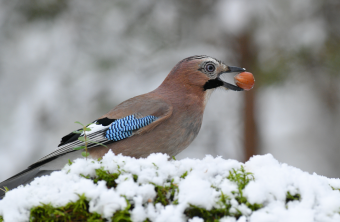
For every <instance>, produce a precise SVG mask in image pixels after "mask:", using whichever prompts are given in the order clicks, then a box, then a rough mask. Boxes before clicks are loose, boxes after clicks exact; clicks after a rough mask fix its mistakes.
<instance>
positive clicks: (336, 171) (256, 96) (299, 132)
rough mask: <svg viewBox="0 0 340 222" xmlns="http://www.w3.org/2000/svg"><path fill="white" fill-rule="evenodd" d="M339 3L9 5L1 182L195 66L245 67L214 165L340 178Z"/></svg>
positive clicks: (0, 61) (4, 24)
mask: <svg viewBox="0 0 340 222" xmlns="http://www.w3.org/2000/svg"><path fill="white" fill-rule="evenodd" d="M339 11H340V2H339V1H338V0H333V1H332V0H328V1H318V0H299V1H296V0H286V1H281V0H260V1H251V0H249V1H248V0H173V1H165V0H141V1H127V0H102V1H95V0H26V1H22V0H11V1H6V0H0V144H1V146H0V152H1V155H0V169H1V170H0V181H2V180H4V179H6V178H8V177H10V176H12V175H13V174H15V173H17V172H19V171H21V170H23V169H24V168H26V167H27V166H28V165H29V164H31V163H33V162H34V161H36V160H38V159H40V158H41V157H42V156H45V155H46V154H48V153H50V152H52V151H53V150H54V149H56V147H57V145H58V144H59V141H60V138H61V137H62V136H64V135H66V134H68V133H69V132H71V131H73V130H74V129H78V128H79V126H78V125H77V124H75V123H74V122H75V121H80V122H82V123H89V122H91V121H93V120H95V119H96V118H98V117H99V116H101V115H103V114H105V113H106V112H108V111H109V110H110V109H111V108H113V107H115V106H116V105H118V104H119V103H120V102H122V101H124V100H126V99H128V98H131V97H133V96H136V95H139V94H142V93H146V92H149V91H152V90H153V89H155V88H156V87H157V86H158V85H159V84H160V83H161V82H162V81H163V79H164V78H165V77H166V75H167V74H168V73H169V71H170V70H171V68H172V67H173V66H174V65H175V64H176V63H177V62H179V61H180V60H182V59H184V58H186V57H188V56H192V55H201V54H203V55H210V56H212V57H215V58H217V59H220V60H222V61H224V62H225V63H226V64H228V65H233V66H240V67H245V68H246V69H247V70H248V71H250V72H252V73H253V74H254V75H255V78H256V84H255V88H254V89H253V90H251V91H249V92H233V91H225V90H217V91H216V92H215V93H214V94H213V95H212V97H211V99H210V101H209V103H208V105H207V108H206V111H205V114H204V119H203V125H202V129H201V131H200V133H199V135H198V137H197V138H196V140H195V141H194V142H193V143H192V144H191V145H190V147H189V148H187V149H186V150H185V151H183V152H182V153H181V154H179V155H178V156H177V159H181V158H185V157H190V158H203V157H204V156H205V155H206V154H211V155H213V156H217V155H219V156H223V158H225V159H228V158H231V159H237V160H239V161H247V160H248V159H249V157H250V156H252V155H254V154H266V153H271V154H273V156H274V157H275V158H276V159H278V160H279V161H280V162H285V163H288V164H289V165H292V166H295V167H298V168H301V169H302V170H304V171H308V172H310V173H313V172H316V173H317V174H320V175H324V176H327V177H340V161H339V158H340V105H339V104H340V92H339V91H340V72H339V69H340V25H339V24H340V14H339Z"/></svg>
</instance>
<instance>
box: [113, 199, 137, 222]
mask: <svg viewBox="0 0 340 222" xmlns="http://www.w3.org/2000/svg"><path fill="white" fill-rule="evenodd" d="M125 200H126V204H127V206H126V207H125V209H124V210H119V211H117V212H116V213H115V214H114V215H113V217H112V218H111V221H112V222H132V220H131V214H130V212H129V210H130V208H131V204H130V202H129V201H128V199H126V198H125Z"/></svg>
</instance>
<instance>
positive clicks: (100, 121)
mask: <svg viewBox="0 0 340 222" xmlns="http://www.w3.org/2000/svg"><path fill="white" fill-rule="evenodd" d="M114 121H116V119H109V118H107V117H105V118H102V119H97V120H95V121H93V123H94V122H96V124H98V125H102V126H108V125H110V124H111V123H112V122H114ZM81 130H82V128H80V129H78V130H77V131H81ZM79 136H80V134H79V133H73V132H72V133H69V134H67V135H66V136H64V137H63V138H61V141H60V144H59V145H58V147H59V146H62V145H65V144H68V143H71V142H74V141H76V140H77V139H78V137H79Z"/></svg>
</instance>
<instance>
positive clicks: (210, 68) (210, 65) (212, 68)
mask: <svg viewBox="0 0 340 222" xmlns="http://www.w3.org/2000/svg"><path fill="white" fill-rule="evenodd" d="M205 70H206V71H207V72H213V71H215V66H214V65H213V64H211V63H209V64H207V65H206V66H205Z"/></svg>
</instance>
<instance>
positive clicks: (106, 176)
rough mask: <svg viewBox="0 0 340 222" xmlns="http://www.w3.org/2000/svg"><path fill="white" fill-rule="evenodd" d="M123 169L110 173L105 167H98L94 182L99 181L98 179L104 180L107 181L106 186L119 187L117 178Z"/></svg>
mask: <svg viewBox="0 0 340 222" xmlns="http://www.w3.org/2000/svg"><path fill="white" fill-rule="evenodd" d="M120 174H121V171H119V172H117V173H110V172H109V171H105V170H104V169H103V168H100V169H96V175H97V176H96V177H95V178H93V182H95V183H98V181H101V180H104V181H106V186H107V187H108V188H111V187H114V188H116V187H117V183H116V182H115V180H116V179H118V177H119V176H120Z"/></svg>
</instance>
